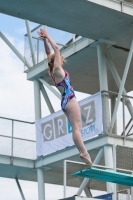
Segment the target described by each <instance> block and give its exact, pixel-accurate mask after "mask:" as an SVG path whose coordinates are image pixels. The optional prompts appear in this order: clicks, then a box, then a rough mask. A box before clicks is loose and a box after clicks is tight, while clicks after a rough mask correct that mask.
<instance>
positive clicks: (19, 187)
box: [15, 178, 26, 200]
mask: <svg viewBox="0 0 133 200" xmlns="http://www.w3.org/2000/svg"><path fill="white" fill-rule="evenodd" d="M15 180H16V183H17V186H18V189H19V192H20V195H21V197H22V200H26V199H25V197H24V194H23V191H22V189H21V186H20V184H19V181H18V179H17V178H15Z"/></svg>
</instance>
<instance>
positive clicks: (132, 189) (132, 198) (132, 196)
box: [131, 172, 133, 200]
mask: <svg viewBox="0 0 133 200" xmlns="http://www.w3.org/2000/svg"><path fill="white" fill-rule="evenodd" d="M132 175H133V172H132ZM131 200H133V187H131Z"/></svg>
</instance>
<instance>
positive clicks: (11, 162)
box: [10, 120, 14, 165]
mask: <svg viewBox="0 0 133 200" xmlns="http://www.w3.org/2000/svg"><path fill="white" fill-rule="evenodd" d="M13 136H14V121H13V120H12V141H11V161H10V164H11V165H12V164H13Z"/></svg>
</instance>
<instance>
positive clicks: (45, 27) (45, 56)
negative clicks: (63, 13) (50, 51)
mask: <svg viewBox="0 0 133 200" xmlns="http://www.w3.org/2000/svg"><path fill="white" fill-rule="evenodd" d="M46 29H47V26H46V25H44V30H45V31H46ZM46 58H47V55H46V52H45V50H44V59H46Z"/></svg>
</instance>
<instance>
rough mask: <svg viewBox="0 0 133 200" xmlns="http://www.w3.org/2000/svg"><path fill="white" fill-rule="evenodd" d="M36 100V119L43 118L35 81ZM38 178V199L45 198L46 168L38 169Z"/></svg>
mask: <svg viewBox="0 0 133 200" xmlns="http://www.w3.org/2000/svg"><path fill="white" fill-rule="evenodd" d="M34 100H35V120H38V119H40V118H41V96H40V83H39V81H37V80H35V81H34ZM37 179H38V199H39V200H45V188H44V170H43V169H37Z"/></svg>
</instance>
